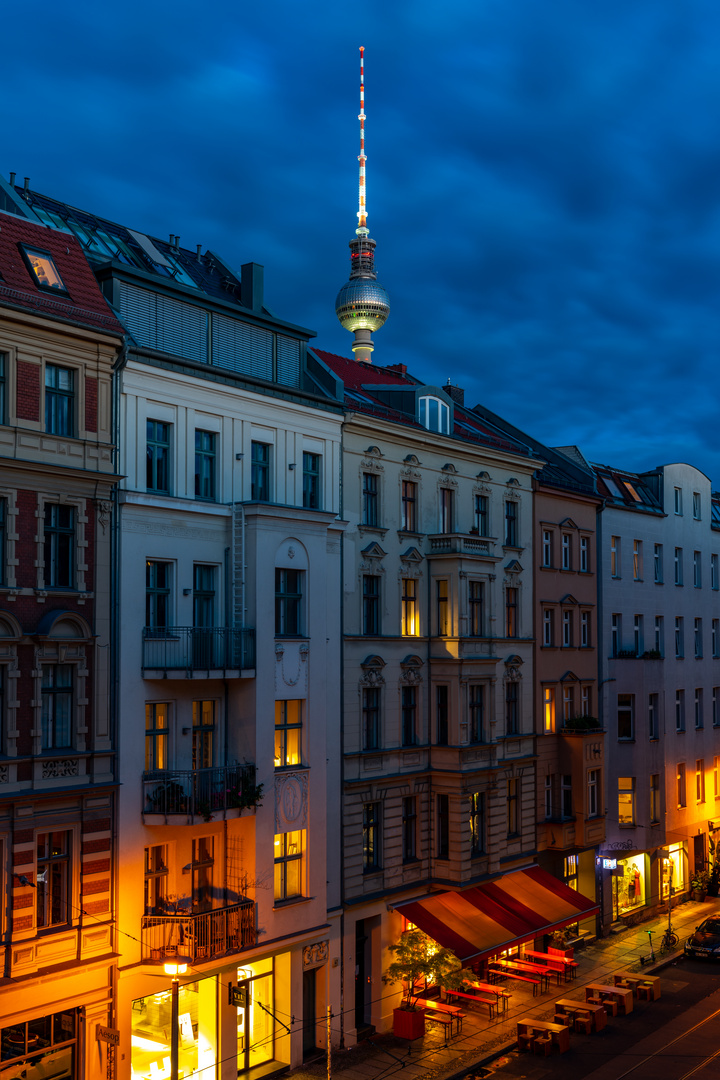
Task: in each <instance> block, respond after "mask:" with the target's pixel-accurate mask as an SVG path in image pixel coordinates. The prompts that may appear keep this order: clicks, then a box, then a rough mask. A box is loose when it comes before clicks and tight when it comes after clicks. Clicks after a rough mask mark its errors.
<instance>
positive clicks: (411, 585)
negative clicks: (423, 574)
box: [401, 578, 420, 637]
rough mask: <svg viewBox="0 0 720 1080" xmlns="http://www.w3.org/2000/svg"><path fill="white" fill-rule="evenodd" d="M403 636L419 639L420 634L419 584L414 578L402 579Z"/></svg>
mask: <svg viewBox="0 0 720 1080" xmlns="http://www.w3.org/2000/svg"><path fill="white" fill-rule="evenodd" d="M401 632H402V635H403V637H417V636H418V634H419V633H420V620H419V618H418V601H417V582H416V581H415V579H414V578H403V579H402V631H401Z"/></svg>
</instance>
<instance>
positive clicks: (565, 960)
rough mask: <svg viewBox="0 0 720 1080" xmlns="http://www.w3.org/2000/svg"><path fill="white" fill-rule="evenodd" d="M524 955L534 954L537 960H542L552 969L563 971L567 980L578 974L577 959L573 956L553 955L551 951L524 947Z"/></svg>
mask: <svg viewBox="0 0 720 1080" xmlns="http://www.w3.org/2000/svg"><path fill="white" fill-rule="evenodd" d="M523 956H532V957H534V959H536V960H541V961H542V962H543V963H544V964H547V966H548V968H549V969H550V970H551V971H562V972H563V974H564V975H565V981H566V982H567V980H568V979H570V978H572V979H574V978H575V976H576V974H577V966H578V965H577V960H573V959H572V958H571V957H567V956H553V955H552V954H551V953H546V952H538V951H537V950H535V949H524V950H523Z"/></svg>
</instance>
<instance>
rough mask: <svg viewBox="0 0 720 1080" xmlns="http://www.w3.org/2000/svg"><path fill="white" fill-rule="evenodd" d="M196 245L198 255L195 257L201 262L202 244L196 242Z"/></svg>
mask: <svg viewBox="0 0 720 1080" xmlns="http://www.w3.org/2000/svg"><path fill="white" fill-rule="evenodd" d="M195 246H196V247H197V255H196V256H195V257H196V259H197V261H198V262H200V256H201V254H202V244H196V245H195Z"/></svg>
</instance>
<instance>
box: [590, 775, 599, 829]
mask: <svg viewBox="0 0 720 1080" xmlns="http://www.w3.org/2000/svg"><path fill="white" fill-rule="evenodd" d="M599 793H600V770H599V769H588V774H587V812H588V817H597V816H598V814H599V813H600V799H599Z"/></svg>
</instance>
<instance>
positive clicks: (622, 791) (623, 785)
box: [618, 776, 635, 825]
mask: <svg viewBox="0 0 720 1080" xmlns="http://www.w3.org/2000/svg"><path fill="white" fill-rule="evenodd" d="M618 822H619V823H620V825H634V824H635V777H634V776H620V777H619V778H618Z"/></svg>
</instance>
